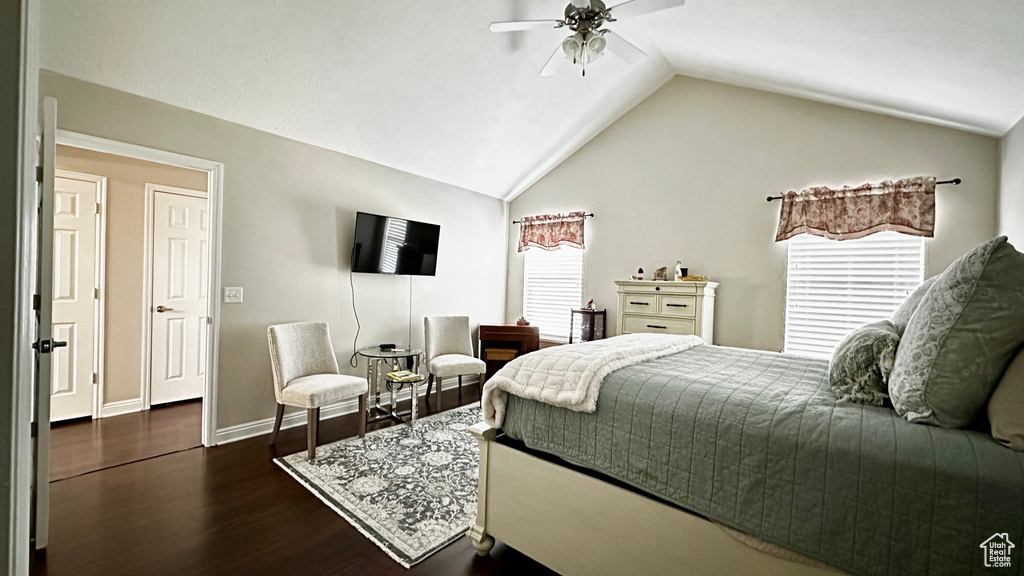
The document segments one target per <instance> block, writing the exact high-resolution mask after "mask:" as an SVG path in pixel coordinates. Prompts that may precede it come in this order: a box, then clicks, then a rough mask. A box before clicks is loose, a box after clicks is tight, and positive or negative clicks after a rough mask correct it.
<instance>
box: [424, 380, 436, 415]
mask: <svg viewBox="0 0 1024 576" xmlns="http://www.w3.org/2000/svg"><path fill="white" fill-rule="evenodd" d="M433 386H434V375H433V374H431V375H429V376H427V395H426V396H424V398H426V399H427V407H429V406H430V389H431V388H432V387H433Z"/></svg>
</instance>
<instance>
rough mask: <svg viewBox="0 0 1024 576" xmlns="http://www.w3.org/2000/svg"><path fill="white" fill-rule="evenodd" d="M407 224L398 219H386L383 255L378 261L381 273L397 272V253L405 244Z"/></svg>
mask: <svg viewBox="0 0 1024 576" xmlns="http://www.w3.org/2000/svg"><path fill="white" fill-rule="evenodd" d="M407 226H408V222H407V221H405V220H400V219H398V218H388V224H387V229H386V230H385V232H384V247H383V254H382V255H381V259H380V269H381V272H386V273H390V274H394V273H395V271H396V270H398V251H399V248H401V247H402V245H403V244H404V243H405V229H406V227H407Z"/></svg>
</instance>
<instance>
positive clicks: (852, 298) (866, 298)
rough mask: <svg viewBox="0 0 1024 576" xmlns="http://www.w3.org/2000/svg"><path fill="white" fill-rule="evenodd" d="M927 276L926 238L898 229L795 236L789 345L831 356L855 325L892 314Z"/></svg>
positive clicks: (788, 314)
mask: <svg viewBox="0 0 1024 576" xmlns="http://www.w3.org/2000/svg"><path fill="white" fill-rule="evenodd" d="M923 279H924V239H923V238H919V237H916V236H908V235H905V234H897V233H896V232H881V233H878V234H872V235H870V236H867V237H865V238H859V239H857V240H844V241H842V242H837V241H834V240H826V239H824V238H818V237H817V236H809V235H807V234H801V235H799V236H795V237H793V238H792V239H791V240H789V264H788V266H787V273H786V345H785V346H786V347H785V351H786V352H787V353H790V354H799V355H802V356H814V357H819V358H828V357H829V356H831V354H832V351H833V350H834V349H835V347H836V346H837V345H838V344H839V342H840V341H841V340H842V339H843V338H844V337H845V336H846V335H847V334H849V333H850V332H851V331H852V330H853V329H854V328H857V327H858V326H861V325H863V324H866V323H868V322H875V321H877V320H888V319H889V318H891V317H892V314H893V312H895V311H896V309H897V308H898V307H899V305H900V304H902V303H903V301H904V300H906V298H907V296H909V295H910V293H911V292H913V291H914V289H915V288H917V286H918V285H919V284H920V283H921V281H922V280H923Z"/></svg>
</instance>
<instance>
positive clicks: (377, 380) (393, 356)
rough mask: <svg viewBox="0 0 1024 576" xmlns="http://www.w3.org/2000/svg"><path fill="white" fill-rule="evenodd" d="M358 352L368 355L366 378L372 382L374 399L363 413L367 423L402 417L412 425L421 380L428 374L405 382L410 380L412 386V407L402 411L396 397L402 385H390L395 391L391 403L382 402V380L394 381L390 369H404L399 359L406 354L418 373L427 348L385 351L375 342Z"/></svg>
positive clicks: (409, 364) (372, 398) (361, 354)
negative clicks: (398, 407)
mask: <svg viewBox="0 0 1024 576" xmlns="http://www.w3.org/2000/svg"><path fill="white" fill-rule="evenodd" d="M358 354H359V355H360V356H363V357H364V358H366V359H367V366H366V381H367V382H368V383H369V385H370V393H369V397H370V401H369V402H367V407H366V413H365V414H364V415H363V417H364V418H366V423H367V424H372V423H374V422H379V421H381V420H398V421H399V422H405V423H407V424H409V425H410V426H411V425H412V424H413V422H415V421H416V400H417V399H418V397H419V384H420V382H423V381H424V380H426V377H425V376H422V375H421V377H420V379H419V380H416V381H411V382H405V383H404V384H409V386H410V388H411V392H412V402H411V404H412V409H411V410H409V411H407V412H402V413H399V412H398V411H397V408H396V404H397V403H396V398H395V393H396V392H397V391H398V390H399V389H401V388H402V386H393V385H392V386H386V388H387V390H388V391H389V392H390V393H391V402H390V404H389V405H381V395H382V393H383V392H384V388H385V386H381V384H382V383H385V384H386V383H388V382H394V381H393V380H391V379H390V378H388V377H387V373H388V372H390V371H392V370H400V369H401V367H400V365H399V361H400V360H401V359H403V358H405V359H406V369H408V370H411V371H413V372H417V373H418V372H419V371H420V356H421V355H422V354H423V350H420V349H419V348H411V347H410V348H395V349H392V350H386V351H385V350H381V349H380V348H379V347H377V346H373V347H371V348H363V349H362V350H359V351H358ZM382 381H384V382H382ZM406 416H408V417H409V420H406V418H405V417H406Z"/></svg>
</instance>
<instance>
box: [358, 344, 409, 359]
mask: <svg viewBox="0 0 1024 576" xmlns="http://www.w3.org/2000/svg"><path fill="white" fill-rule="evenodd" d="M422 353H423V350H420V349H419V348H395V349H392V350H387V351H384V350H381V349H380V348H378V347H377V346H374V347H372V348H363V349H362V350H360V351H359V355H360V356H365V357H367V358H381V359H394V358H408V357H411V356H419V355H420V354H422Z"/></svg>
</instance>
